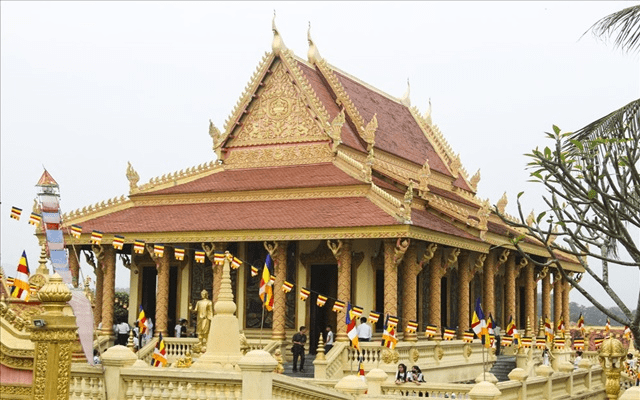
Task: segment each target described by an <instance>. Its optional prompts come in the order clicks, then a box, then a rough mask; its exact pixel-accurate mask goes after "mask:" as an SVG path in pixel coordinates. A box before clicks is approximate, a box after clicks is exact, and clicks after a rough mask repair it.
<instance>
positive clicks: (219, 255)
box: [213, 251, 224, 265]
mask: <svg viewBox="0 0 640 400" xmlns="http://www.w3.org/2000/svg"><path fill="white" fill-rule="evenodd" d="M213 263H214V264H215V265H222V264H224V253H223V252H221V251H216V252H215V253H213Z"/></svg>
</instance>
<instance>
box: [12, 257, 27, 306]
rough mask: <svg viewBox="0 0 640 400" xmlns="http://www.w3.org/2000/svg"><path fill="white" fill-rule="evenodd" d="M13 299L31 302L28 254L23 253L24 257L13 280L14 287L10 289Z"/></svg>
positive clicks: (21, 258)
mask: <svg viewBox="0 0 640 400" xmlns="http://www.w3.org/2000/svg"><path fill="white" fill-rule="evenodd" d="M9 291H10V293H11V297H15V298H18V299H21V300H24V301H27V300H29V294H30V287H29V264H27V252H26V251H22V257H20V262H19V263H18V273H17V274H16V277H15V278H14V280H13V285H12V286H11V288H10V289H9Z"/></svg>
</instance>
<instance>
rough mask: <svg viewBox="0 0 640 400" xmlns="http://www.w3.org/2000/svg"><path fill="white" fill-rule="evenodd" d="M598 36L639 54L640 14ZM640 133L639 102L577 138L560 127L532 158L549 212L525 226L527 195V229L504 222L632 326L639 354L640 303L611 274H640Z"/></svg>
mask: <svg viewBox="0 0 640 400" xmlns="http://www.w3.org/2000/svg"><path fill="white" fill-rule="evenodd" d="M591 30H592V31H593V32H594V34H596V35H598V36H600V37H603V36H611V35H616V34H617V36H616V39H615V43H616V46H618V47H620V48H622V49H623V50H625V51H630V52H633V51H637V50H638V49H640V39H639V38H640V6H634V7H629V8H626V9H624V10H622V11H619V12H617V13H614V14H611V15H609V16H607V17H605V18H603V19H602V20H600V21H598V22H597V23H596V24H594V25H593V26H592V28H591ZM639 128H640V99H638V100H635V101H632V102H631V103H629V104H627V105H625V106H624V107H622V108H620V109H618V110H615V111H613V112H612V113H610V114H608V115H606V116H605V117H602V118H600V119H598V120H597V121H594V122H592V123H590V124H589V125H587V126H585V127H584V128H582V129H580V130H578V131H576V132H573V133H572V132H562V131H561V130H560V129H559V128H558V127H556V126H553V132H551V133H547V137H548V138H549V139H550V140H552V141H553V142H554V143H553V145H551V146H549V147H545V148H544V149H543V150H540V149H538V148H536V149H534V150H533V151H532V152H531V153H530V154H527V156H528V157H529V158H530V162H529V164H528V168H529V169H530V170H531V171H532V172H531V174H530V175H531V179H532V180H533V181H534V182H537V183H540V184H542V185H543V186H544V188H545V190H546V195H544V196H543V200H544V201H545V203H546V204H547V206H548V207H549V209H548V210H547V211H545V212H542V213H540V214H538V215H537V216H535V215H533V214H532V215H529V216H528V217H527V218H525V216H524V214H523V212H522V207H521V204H520V196H521V195H522V193H520V194H519V195H518V212H519V219H520V221H519V222H514V221H513V220H510V219H507V218H506V217H505V216H504V215H500V214H499V215H500V217H501V218H502V220H503V221H505V223H507V224H509V225H511V226H513V227H516V228H518V229H519V230H520V231H521V232H526V234H527V235H528V236H529V237H533V238H534V239H535V240H537V241H538V242H539V243H540V244H541V245H542V246H544V248H546V250H547V252H548V254H549V257H548V258H547V259H546V260H544V261H540V260H539V259H534V258H531V257H528V256H527V255H526V254H525V253H524V251H523V250H522V248H521V247H520V242H521V241H522V240H523V239H524V237H525V235H524V234H523V235H521V236H519V237H515V238H513V240H512V242H513V244H514V245H515V246H516V248H517V249H518V250H519V251H520V252H521V253H522V254H524V255H525V256H526V257H527V258H528V259H529V260H530V261H531V262H533V263H535V264H537V265H541V266H555V267H556V268H557V269H558V270H559V271H560V273H561V274H562V276H563V277H564V278H565V279H567V281H568V282H569V283H570V284H571V285H572V286H573V287H574V288H576V290H578V291H579V292H580V293H581V294H582V295H583V296H585V297H586V298H587V299H588V300H589V301H590V302H591V303H592V304H593V305H594V306H595V307H596V308H597V309H598V310H600V311H601V312H602V313H604V314H605V315H606V316H608V317H609V318H611V320H612V321H617V322H618V323H620V324H621V325H628V326H629V327H630V328H631V331H632V333H633V335H634V341H635V346H636V348H640V296H639V297H638V301H637V304H636V306H635V307H633V308H635V309H630V308H629V307H628V305H626V304H625V303H624V302H623V301H622V300H621V299H620V297H619V296H618V294H617V292H616V290H614V288H612V287H611V286H610V281H609V268H610V267H612V266H616V267H620V268H628V269H630V270H633V271H638V270H639V269H640V248H639V247H638V244H639V243H638V239H637V237H634V236H635V235H634V234H633V233H634V232H633V231H634V230H637V229H640V173H639V170H638V167H639V166H640V146H639V145H640V143H639V142H640V130H639ZM561 244H562V246H561ZM559 252H564V253H569V254H571V255H573V256H575V257H576V258H577V260H578V261H579V262H580V264H581V265H582V267H583V268H584V269H585V271H586V273H587V274H589V275H590V276H591V277H592V278H593V279H594V280H595V281H596V282H597V283H598V284H599V285H600V286H601V287H602V288H603V289H604V291H605V293H606V294H607V295H608V296H609V297H610V299H611V300H613V302H614V303H615V304H616V305H617V308H619V310H620V311H621V314H622V315H621V314H620V313H618V312H616V310H615V308H611V309H609V308H606V307H604V306H603V305H602V303H601V302H600V301H598V299H596V298H595V297H594V296H593V295H592V293H590V292H589V291H588V290H586V289H584V288H583V286H582V285H580V279H581V278H582V274H578V275H574V274H573V273H571V272H570V271H567V270H565V269H564V268H563V265H562V261H561V259H560V258H561V257H559ZM622 252H623V253H622ZM588 257H592V258H595V259H598V260H600V261H601V263H602V271H601V272H599V271H596V270H594V269H592V268H591V267H590V266H589V264H587V258H588ZM629 259H630V260H629ZM618 290H628V288H626V287H621V288H618Z"/></svg>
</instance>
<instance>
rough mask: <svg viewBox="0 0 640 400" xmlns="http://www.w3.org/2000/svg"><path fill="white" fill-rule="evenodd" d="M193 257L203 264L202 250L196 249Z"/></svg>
mask: <svg viewBox="0 0 640 400" xmlns="http://www.w3.org/2000/svg"><path fill="white" fill-rule="evenodd" d="M195 259H196V262H197V263H199V264H204V251H202V250H196V254H195Z"/></svg>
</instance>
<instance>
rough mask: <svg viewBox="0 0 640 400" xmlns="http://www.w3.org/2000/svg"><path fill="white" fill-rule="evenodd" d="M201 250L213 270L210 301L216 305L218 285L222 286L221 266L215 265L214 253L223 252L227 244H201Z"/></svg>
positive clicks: (218, 291)
mask: <svg viewBox="0 0 640 400" xmlns="http://www.w3.org/2000/svg"><path fill="white" fill-rule="evenodd" d="M202 249H203V250H204V252H205V254H206V255H207V258H208V259H209V261H211V269H212V270H213V287H212V288H213V295H212V296H211V301H212V302H213V304H216V302H217V301H218V293H220V285H221V284H222V265H216V264H215V262H214V258H215V252H216V251H218V252H224V251H225V250H226V249H227V244H226V243H224V242H216V243H202Z"/></svg>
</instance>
